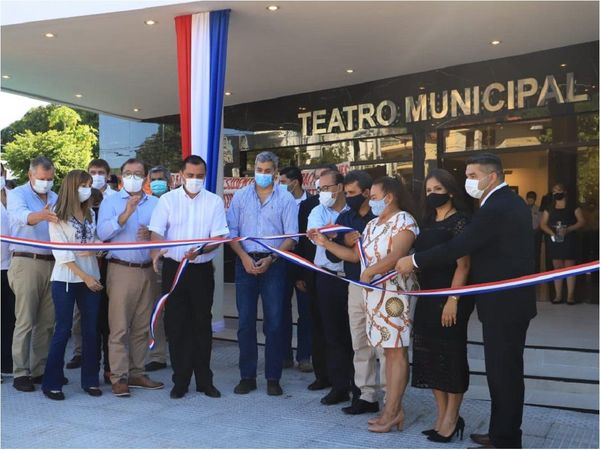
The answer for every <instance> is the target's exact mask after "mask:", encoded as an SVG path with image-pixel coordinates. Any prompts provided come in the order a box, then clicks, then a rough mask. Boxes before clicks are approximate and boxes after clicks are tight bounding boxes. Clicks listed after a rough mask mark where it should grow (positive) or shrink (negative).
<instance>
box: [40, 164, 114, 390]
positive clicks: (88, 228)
mask: <svg viewBox="0 0 600 450" xmlns="http://www.w3.org/2000/svg"><path fill="white" fill-rule="evenodd" d="M91 186H92V177H91V175H89V174H88V173H87V172H84V171H83V170H72V171H71V172H69V173H68V174H67V176H66V177H65V179H64V180H63V183H62V186H61V187H60V191H59V193H58V200H57V202H56V206H55V210H54V211H55V213H56V215H57V217H58V222H57V223H50V227H49V232H50V240H51V241H53V242H68V243H77V244H79V243H81V244H86V243H92V242H96V241H97V239H96V221H95V218H94V211H93V210H92V209H91V205H90V196H91V194H92V187H91ZM52 253H53V254H54V258H55V260H56V262H55V264H54V269H53V271H52V276H51V278H50V279H51V281H52V300H53V302H54V309H55V316H56V324H55V328H54V336H53V337H52V342H51V344H50V351H49V353H48V361H47V362H46V370H45V372H44V378H43V382H42V391H43V392H44V395H46V397H48V398H50V399H52V400H64V398H65V396H64V394H63V392H62V386H63V385H64V384H66V378H65V376H64V371H63V365H64V357H65V347H66V346H67V341H68V340H69V337H70V335H71V327H72V324H73V308H74V305H75V302H77V307H78V308H79V311H80V313H81V328H82V332H81V334H82V352H81V353H82V354H81V357H82V364H81V387H82V388H83V390H84V391H85V392H87V393H88V394H89V395H91V396H92V397H98V396H100V395H102V391H101V390H100V388H99V387H98V386H99V384H100V383H99V380H98V371H99V367H98V356H97V346H96V327H97V323H98V309H99V305H100V291H101V290H102V285H101V284H100V281H99V279H100V271H99V269H98V261H97V259H96V252H93V251H79V252H74V251H67V250H53V251H52Z"/></svg>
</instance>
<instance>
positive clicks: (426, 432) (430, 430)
mask: <svg viewBox="0 0 600 450" xmlns="http://www.w3.org/2000/svg"><path fill="white" fill-rule="evenodd" d="M435 433H437V431H435V428H430V429H429V430H423V431H421V434H424V435H425V436H433V435H434V434H435Z"/></svg>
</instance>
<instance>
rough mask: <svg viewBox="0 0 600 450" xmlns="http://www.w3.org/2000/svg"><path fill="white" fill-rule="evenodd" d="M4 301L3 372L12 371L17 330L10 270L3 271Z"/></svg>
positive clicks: (2, 304) (1, 312)
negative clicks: (13, 343) (13, 346)
mask: <svg viewBox="0 0 600 450" xmlns="http://www.w3.org/2000/svg"><path fill="white" fill-rule="evenodd" d="M1 288H2V299H1V300H0V301H1V302H2V303H1V304H0V306H1V310H0V314H2V323H1V325H2V333H1V336H0V338H1V339H2V351H1V356H2V373H12V371H13V361H12V341H13V332H14V331H15V294H14V293H13V291H12V290H11V289H10V286H9V285H8V270H3V271H2V286H1Z"/></svg>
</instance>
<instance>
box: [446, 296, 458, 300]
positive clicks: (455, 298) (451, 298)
mask: <svg viewBox="0 0 600 450" xmlns="http://www.w3.org/2000/svg"><path fill="white" fill-rule="evenodd" d="M459 298H460V297H459V296H458V295H449V296H448V300H456V301H458V299H459Z"/></svg>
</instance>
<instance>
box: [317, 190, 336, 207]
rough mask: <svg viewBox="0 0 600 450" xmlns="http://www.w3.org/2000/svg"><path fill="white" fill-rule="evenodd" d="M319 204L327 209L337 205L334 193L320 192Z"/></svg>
mask: <svg viewBox="0 0 600 450" xmlns="http://www.w3.org/2000/svg"><path fill="white" fill-rule="evenodd" d="M319 203H320V204H321V205H323V206H325V207H327V208H331V207H332V206H333V204H334V203H335V198H333V192H319Z"/></svg>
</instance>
